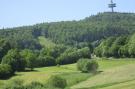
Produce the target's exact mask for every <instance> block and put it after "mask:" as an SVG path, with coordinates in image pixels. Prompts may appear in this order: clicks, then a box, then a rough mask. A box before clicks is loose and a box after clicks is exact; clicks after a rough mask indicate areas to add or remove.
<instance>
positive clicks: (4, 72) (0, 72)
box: [0, 64, 13, 79]
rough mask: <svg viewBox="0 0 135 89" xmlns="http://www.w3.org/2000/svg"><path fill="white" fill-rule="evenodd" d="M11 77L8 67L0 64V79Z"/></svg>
mask: <svg viewBox="0 0 135 89" xmlns="http://www.w3.org/2000/svg"><path fill="white" fill-rule="evenodd" d="M12 75H13V70H12V68H11V66H10V65H7V64H3V65H2V64H0V79H5V78H9V77H10V76H12Z"/></svg>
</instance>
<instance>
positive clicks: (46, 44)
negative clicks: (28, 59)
mask: <svg viewBox="0 0 135 89" xmlns="http://www.w3.org/2000/svg"><path fill="white" fill-rule="evenodd" d="M38 40H39V42H40V44H41V45H42V46H43V47H46V48H52V47H54V46H55V45H56V44H55V43H53V42H52V41H51V40H48V39H47V38H45V37H43V36H40V37H39V38H38Z"/></svg>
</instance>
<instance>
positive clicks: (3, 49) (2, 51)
mask: <svg viewBox="0 0 135 89" xmlns="http://www.w3.org/2000/svg"><path fill="white" fill-rule="evenodd" d="M10 48H11V47H10V44H9V42H7V41H6V40H5V39H0V62H1V59H2V58H3V56H4V55H6V53H7V52H8V50H10Z"/></svg>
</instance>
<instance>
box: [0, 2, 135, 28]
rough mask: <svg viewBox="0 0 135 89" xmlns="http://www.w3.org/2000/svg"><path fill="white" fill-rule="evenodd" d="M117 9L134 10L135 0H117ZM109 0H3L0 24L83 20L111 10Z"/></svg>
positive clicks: (0, 6)
mask: <svg viewBox="0 0 135 89" xmlns="http://www.w3.org/2000/svg"><path fill="white" fill-rule="evenodd" d="M114 2H116V3H117V8H115V11H120V12H135V0H114ZM108 3H110V0H0V28H3V27H17V26H23V25H32V24H36V23H42V22H56V21H67V20H80V19H83V18H85V17H88V16H90V15H93V14H96V13H98V12H105V11H110V9H109V8H108V6H107V4H108Z"/></svg>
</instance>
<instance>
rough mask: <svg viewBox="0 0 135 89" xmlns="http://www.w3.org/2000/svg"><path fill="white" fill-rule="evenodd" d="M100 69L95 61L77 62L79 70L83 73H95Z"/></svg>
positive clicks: (83, 60) (82, 60)
mask: <svg viewBox="0 0 135 89" xmlns="http://www.w3.org/2000/svg"><path fill="white" fill-rule="evenodd" d="M97 68H98V63H97V62H96V61H95V60H90V59H79V60H78V62H77V69H78V70H80V71H82V72H85V73H87V72H95V71H96V70H97Z"/></svg>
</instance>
